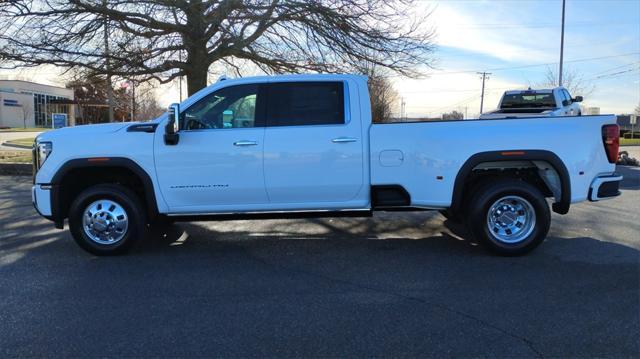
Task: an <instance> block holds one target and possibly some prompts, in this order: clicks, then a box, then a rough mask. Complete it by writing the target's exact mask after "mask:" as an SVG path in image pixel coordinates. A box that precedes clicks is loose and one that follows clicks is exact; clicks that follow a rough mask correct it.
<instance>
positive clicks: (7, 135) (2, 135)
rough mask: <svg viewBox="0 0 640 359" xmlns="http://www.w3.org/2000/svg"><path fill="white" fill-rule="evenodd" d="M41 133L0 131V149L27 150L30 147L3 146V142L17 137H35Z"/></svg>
mask: <svg viewBox="0 0 640 359" xmlns="http://www.w3.org/2000/svg"><path fill="white" fill-rule="evenodd" d="M41 133H42V132H0V151H29V150H30V148H22V147H14V146H4V145H3V143H5V142H6V141H11V140H16V139H18V138H28V137H36V136H37V135H39V134H41Z"/></svg>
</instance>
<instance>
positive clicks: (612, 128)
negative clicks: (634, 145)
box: [602, 125, 620, 163]
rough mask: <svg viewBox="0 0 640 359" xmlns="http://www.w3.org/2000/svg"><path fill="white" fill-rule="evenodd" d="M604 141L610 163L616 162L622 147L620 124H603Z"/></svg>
mask: <svg viewBox="0 0 640 359" xmlns="http://www.w3.org/2000/svg"><path fill="white" fill-rule="evenodd" d="M602 143H603V144H604V151H605V152H606V153H607V159H609V163H616V161H617V160H618V149H619V148H620V127H619V126H618V125H604V126H602Z"/></svg>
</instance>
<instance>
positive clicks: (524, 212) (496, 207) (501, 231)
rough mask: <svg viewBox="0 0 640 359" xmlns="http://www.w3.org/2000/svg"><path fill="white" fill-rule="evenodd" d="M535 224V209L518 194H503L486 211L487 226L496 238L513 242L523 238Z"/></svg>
mask: <svg viewBox="0 0 640 359" xmlns="http://www.w3.org/2000/svg"><path fill="white" fill-rule="evenodd" d="M535 226H536V211H535V210H534V209H533V206H532V205H531V203H530V202H529V201H527V200H526V199H524V198H523V197H520V196H505V197H502V198H500V199H498V200H497V201H495V202H494V203H493V204H492V205H491V207H490V208H489V211H488V212H487V227H488V228H489V233H491V234H492V235H493V236H494V237H495V239H496V240H498V241H500V242H503V243H507V244H515V243H518V242H521V241H523V240H525V239H526V238H527V237H529V235H530V234H531V232H533V229H534V228H535Z"/></svg>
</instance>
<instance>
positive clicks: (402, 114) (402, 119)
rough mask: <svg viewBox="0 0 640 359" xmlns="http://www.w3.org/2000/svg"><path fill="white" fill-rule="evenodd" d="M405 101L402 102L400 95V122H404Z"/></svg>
mask: <svg viewBox="0 0 640 359" xmlns="http://www.w3.org/2000/svg"><path fill="white" fill-rule="evenodd" d="M406 105H407V103H406V102H404V97H402V98H401V99H400V121H401V122H405V115H406V113H405V108H406Z"/></svg>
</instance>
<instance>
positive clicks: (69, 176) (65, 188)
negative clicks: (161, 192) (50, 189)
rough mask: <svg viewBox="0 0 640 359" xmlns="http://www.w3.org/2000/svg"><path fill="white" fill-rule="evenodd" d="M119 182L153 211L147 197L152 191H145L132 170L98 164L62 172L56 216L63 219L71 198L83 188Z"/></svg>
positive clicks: (148, 210) (66, 215)
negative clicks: (97, 165) (98, 165)
mask: <svg viewBox="0 0 640 359" xmlns="http://www.w3.org/2000/svg"><path fill="white" fill-rule="evenodd" d="M104 183H110V184H119V185H122V186H124V187H127V188H129V189H130V190H132V191H133V192H134V193H135V194H136V195H137V196H138V199H139V200H140V203H141V204H142V205H143V206H144V207H145V208H146V209H147V212H149V214H152V213H154V212H153V210H155V208H151V207H152V206H151V203H148V201H147V198H149V197H148V196H149V195H152V196H153V195H154V194H153V193H147V192H146V191H147V190H148V189H147V188H145V182H144V180H143V179H142V178H141V177H140V176H139V175H138V174H136V173H135V172H134V171H133V170H131V169H130V168H127V167H123V166H100V167H79V168H72V169H70V170H68V171H66V173H65V174H64V176H63V177H62V178H61V179H60V180H59V181H58V183H57V198H56V200H55V202H54V203H55V205H56V207H57V211H56V212H57V213H56V217H58V219H64V218H67V217H68V213H69V208H70V207H71V203H72V202H73V200H74V199H75V198H76V197H77V196H78V195H79V194H80V193H81V192H82V191H84V190H85V189H87V188H89V187H91V186H94V185H97V184H104ZM154 203H155V202H154Z"/></svg>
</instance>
